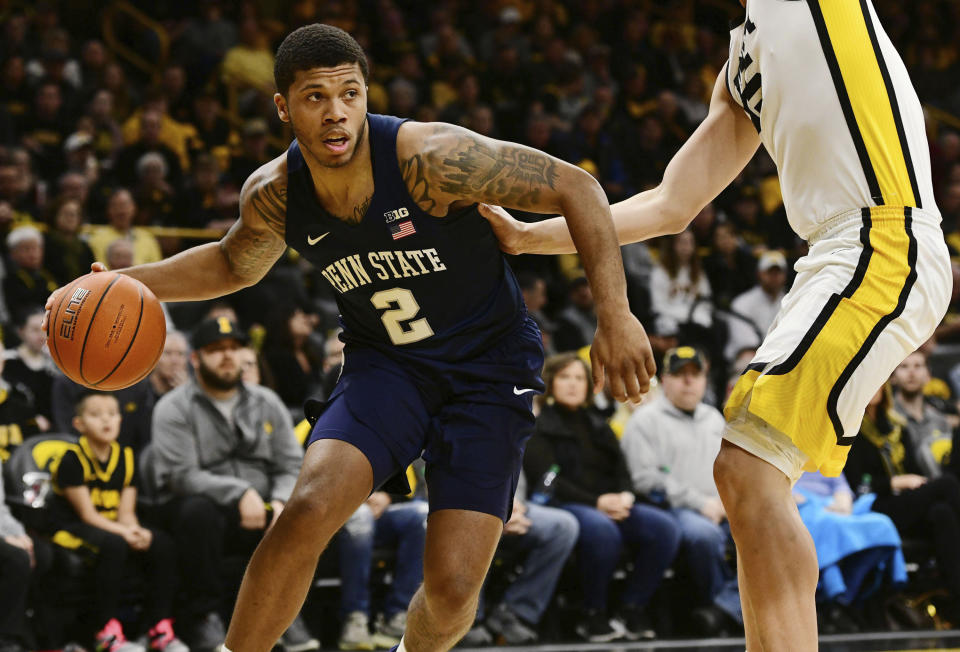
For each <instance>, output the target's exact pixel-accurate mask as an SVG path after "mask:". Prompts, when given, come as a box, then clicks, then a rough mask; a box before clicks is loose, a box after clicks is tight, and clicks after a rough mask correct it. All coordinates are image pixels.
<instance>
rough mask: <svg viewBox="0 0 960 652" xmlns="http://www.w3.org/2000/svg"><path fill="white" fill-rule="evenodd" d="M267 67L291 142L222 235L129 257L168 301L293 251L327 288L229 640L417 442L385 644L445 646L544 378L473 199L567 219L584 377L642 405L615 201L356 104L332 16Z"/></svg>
mask: <svg viewBox="0 0 960 652" xmlns="http://www.w3.org/2000/svg"><path fill="white" fill-rule="evenodd" d="M275 73H276V83H277V90H278V91H279V92H278V93H277V94H276V95H275V96H274V100H275V102H276V106H277V112H278V114H279V116H280V118H281V119H282V120H283V121H285V122H289V123H290V124H291V126H292V128H293V132H294V134H295V136H296V140H295V141H294V142H293V144H291V146H290V148H289V149H288V150H287V152H286V153H284V154H283V155H281V156H279V157H278V158H276V159H275V160H273V161H271V162H269V163H267V164H266V165H264V166H263V167H261V168H260V169H259V170H257V171H256V172H255V173H254V174H253V175H251V177H250V178H249V179H248V180H247V182H246V183H245V184H244V187H243V190H242V191H241V199H240V219H239V220H238V221H237V223H236V224H235V225H234V226H233V227H232V228H231V229H230V231H229V232H228V233H227V234H226V235H225V236H224V238H223V239H222V240H221V241H220V242H219V243H210V244H206V245H202V246H199V247H195V248H193V249H189V250H187V251H184V252H182V253H180V254H178V255H176V256H174V257H172V258H170V259H167V260H164V261H161V262H159V263H154V264H150V265H140V266H136V267H132V268H129V269H126V270H122V271H123V273H125V274H129V275H130V276H132V277H134V278H137V279H139V280H140V281H142V282H143V283H145V284H146V285H147V286H148V287H150V289H151V290H153V292H154V293H155V294H156V295H157V297H158V298H160V299H161V300H163V301H184V300H199V299H209V298H213V297H217V296H221V295H224V294H229V293H230V292H234V291H236V290H239V289H241V288H243V287H247V286H249V285H252V284H254V283H256V282H257V281H259V280H260V279H261V278H262V277H263V276H264V274H266V273H267V271H268V270H269V269H270V267H271V266H272V265H273V264H274V262H275V261H276V260H277V259H278V258H279V257H280V256H281V255H282V254H283V252H284V251H285V249H286V247H287V246H290V247H294V248H295V249H297V250H298V251H299V252H300V253H301V254H302V255H303V256H304V257H306V258H307V259H308V260H309V261H311V262H312V263H313V264H314V265H316V266H317V268H318V269H320V270H321V273H322V274H323V277H324V278H325V279H326V280H327V281H328V282H329V283H330V284H331V286H332V287H333V288H334V290H335V292H336V296H337V300H338V307H339V309H340V312H341V321H342V324H343V335H342V337H343V339H344V341H345V342H346V348H345V363H344V367H343V372H342V375H341V377H340V380H339V382H338V384H337V386H336V389H335V390H334V391H333V393H332V395H331V396H330V398H329V400H328V401H327V402H326V404H325V405H324V406H323V408H322V411H320V410H317V411H315V414H314V415H313V416H314V417H315V418H316V423H315V426H314V429H313V431H312V433H311V436H310V444H309V447H308V449H307V453H306V456H305V459H304V463H303V468H302V470H301V473H300V478H299V481H298V483H297V486H296V488H295V489H294V492H293V495H292V496H291V498H290V501H289V502H288V503H287V505H286V506H285V508H284V510H283V512H282V514H281V515H280V517H279V519H278V521H277V523H276V525H274V527H273V528H271V529H270V531H269V532H268V533H267V535H266V536H265V537H264V539H263V540H262V542H261V543H260V546H259V548H258V549H257V551H256V553H255V554H254V556H253V558H252V559H251V561H250V564H249V566H248V568H247V572H246V575H245V577H244V580H243V585H242V587H241V589H240V595H239V596H238V600H237V605H236V608H235V610H234V614H233V618H232V619H231V621H230V629H229V632H228V634H227V640H226V643H225V645H224V647H225V648H226V649H227V650H231V651H232V652H267V651H268V650H269V649H270V648H271V647H272V646H273V644H274V643H275V642H276V641H277V639H278V638H279V637H280V634H281V633H282V632H283V631H284V630H285V629H286V627H287V626H288V625H289V623H290V622H291V621H292V620H293V618H294V616H295V615H296V614H297V612H298V611H299V609H300V606H301V604H302V603H303V600H304V598H305V596H306V594H307V591H308V589H309V587H310V584H311V581H312V578H313V572H314V569H315V567H316V564H317V559H318V557H319V555H320V553H321V552H322V551H323V549H324V547H325V546H326V544H327V542H328V541H329V540H330V538H331V537H332V536H333V534H334V533H335V532H336V531H337V530H338V529H339V528H340V526H341V525H342V524H343V523H344V522H345V521H346V520H347V518H349V516H350V515H351V514H352V513H353V512H354V511H355V510H356V509H357V507H358V506H359V505H360V504H361V503H363V501H365V500H366V498H367V496H369V495H370V493H371V492H372V491H374V490H376V489H378V488H380V487H382V486H384V485H385V484H388V481H389V484H390V486H391V487H396V488H399V489H400V491H403V490H404V489H405V485H406V481H405V479H404V475H403V473H402V471H403V469H405V468H406V467H407V465H408V464H409V463H410V462H411V461H413V460H414V459H416V458H418V457H420V456H421V454H422V455H423V457H424V459H425V460H426V462H427V471H426V479H427V485H428V489H429V498H430V509H431V515H430V518H429V525H428V528H427V543H426V552H425V557H424V584H423V586H422V587H421V589H420V590H419V591H418V593H417V594H416V596H415V597H414V599H413V601H412V603H411V605H410V610H409V616H408V624H407V630H406V634H405V635H404V638H403V639H402V640H401V642H400V645H399V648H398V649H399V650H401V651H402V650H409V651H411V652H434V651H436V650H448V649H450V648H451V647H452V646H453V645H454V644H455V643H456V641H457V640H459V639H460V638H461V636H463V634H464V633H465V632H466V631H467V630H468V629H469V627H470V625H471V623H472V622H473V618H474V614H475V611H476V600H477V594H478V591H479V589H480V586H481V584H482V582H483V579H484V576H485V575H486V572H487V568H488V566H489V564H490V560H491V558H492V556H493V553H494V550H495V549H496V546H497V542H498V541H499V539H500V534H501V531H502V529H503V523H504V521H506V520H507V519H508V518H509V515H510V514H509V513H510V510H511V506H512V501H513V494H514V491H515V489H516V482H517V478H518V474H519V471H520V462H521V457H522V454H523V448H524V444H525V441H526V439H527V437H528V436H529V435H530V433H531V431H532V428H533V423H534V420H533V416H532V414H531V402H532V399H533V395H534V394H535V393H538V392H540V391H542V389H543V383H542V381H541V379H540V375H539V374H540V370H541V366H542V364H543V352H542V348H541V340H540V333H539V332H538V331H537V327H536V326H535V325H534V323H533V321H532V320H530V319H529V318H528V317H527V316H526V309H525V307H524V304H523V299H522V298H521V293H520V289H519V287H518V285H517V282H516V279H515V278H514V276H513V274H512V273H511V271H510V269H509V267H508V266H507V264H506V262H505V260H504V258H503V256H502V254H501V253H500V250H499V246H498V243H497V240H496V238H494V236H493V233H492V230H491V229H490V226H489V224H488V223H487V222H486V221H485V220H484V219H483V218H482V217H481V216H480V215H479V213H478V211H477V204H478V202H489V203H493V204H499V205H503V206H507V207H513V208H517V209H522V210H526V211H534V212H540V213H562V214H563V215H565V216H566V218H567V221H568V222H569V224H570V232H571V233H572V234H573V239H574V241H575V242H576V243H577V245H578V250H579V251H580V254H581V259H582V261H583V265H584V268H585V269H586V271H587V275H588V277H589V279H590V282H591V286H592V288H593V292H594V296H595V298H596V303H597V315H598V327H597V334H596V338H595V340H594V343H593V347H592V351H591V357H592V359H593V364H594V370H595V371H594V374H595V376H596V381H597V383H598V385H599V384H600V383H601V382H602V380H603V374H604V370H605V371H606V376H607V382H608V383H609V387H610V389H611V391H612V393H613V395H614V396H615V397H616V398H617V399H618V400H626V399H633V400H637V399H639V398H640V396H641V395H642V394H643V393H644V392H646V391H647V389H648V387H649V378H650V376H651V375H652V374H653V373H654V371H655V366H654V362H653V359H652V354H651V351H650V347H649V343H648V342H647V339H646V335H645V334H644V332H643V328H642V327H641V326H640V324H639V322H637V320H636V319H635V318H634V317H633V315H631V313H630V312H629V310H628V308H627V298H626V291H625V279H624V274H623V269H622V264H621V260H620V254H619V250H618V245H617V240H616V234H615V232H614V229H613V224H612V220H611V217H610V208H609V205H608V204H607V201H606V199H605V197H604V194H603V192H602V190H601V189H600V186H599V185H598V184H597V183H596V181H595V180H594V179H593V178H592V177H591V176H590V175H589V174H587V173H585V172H583V171H582V170H580V169H578V168H576V167H574V166H571V165H568V164H566V163H564V162H562V161H559V160H557V159H554V158H552V157H550V156H548V155H546V154H544V153H542V152H539V151H537V150H534V149H530V148H528V147H523V146H520V145H516V144H512V143H505V142H499V141H495V140H491V139H489V138H485V137H483V136H480V135H478V134H476V133H473V132H470V131H467V130H466V129H461V128H459V127H455V126H452V125H448V124H425V123H415V122H404V121H402V120H400V119H397V118H393V117H389V116H381V115H373V114H368V113H367V86H366V81H367V63H366V57H365V55H364V52H363V50H362V49H361V48H360V46H359V45H358V44H357V42H356V41H354V40H353V38H351V37H350V36H349V35H348V34H347V33H346V32H343V31H342V30H340V29H337V28H334V27H330V26H327V25H319V24H315V25H309V26H306V27H302V28H300V29H298V30H296V31H295V32H293V33H291V34H290V35H289V36H287V38H286V39H285V40H284V41H283V43H282V44H281V46H280V48H279V50H278V52H277V57H276V69H275ZM96 269H100V267H99V266H98V267H96ZM49 305H50V304H49V303H48V308H49Z"/></svg>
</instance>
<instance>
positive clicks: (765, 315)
mask: <svg viewBox="0 0 960 652" xmlns="http://www.w3.org/2000/svg"><path fill="white" fill-rule="evenodd" d="M757 279H758V281H759V282H758V283H757V284H756V285H754V286H753V287H752V288H750V289H749V290H747V291H746V292H744V293H743V294H741V295H739V296H737V298H735V299H734V300H733V301H732V302H731V303H730V312H731V313H733V315H732V316H731V317H730V318H729V319H728V324H729V328H730V332H729V334H728V336H727V346H726V348H725V349H724V353H723V357H724V358H726V359H727V360H732V359H733V358H734V357H736V355H737V352H738V351H741V350H743V349H745V348H748V347H754V348H755V347H758V346H760V342H761V340H763V336H764V335H766V334H767V331H768V330H769V329H770V325H771V324H772V323H773V319H774V317H776V316H777V313H778V312H780V302H781V301H783V295H784V288H785V287H786V284H787V258H786V256H784V255H783V254H782V253H780V252H779V251H767V252H765V253H764V254H763V255H762V256H760V262H759V263H757Z"/></svg>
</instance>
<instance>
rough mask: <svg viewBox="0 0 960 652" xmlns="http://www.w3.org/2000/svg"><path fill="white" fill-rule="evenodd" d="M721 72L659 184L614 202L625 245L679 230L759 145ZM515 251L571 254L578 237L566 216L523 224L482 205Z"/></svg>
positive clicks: (614, 216) (711, 198)
mask: <svg viewBox="0 0 960 652" xmlns="http://www.w3.org/2000/svg"><path fill="white" fill-rule="evenodd" d="M724 75H725V73H724V72H721V73H720V75H719V76H718V77H717V82H716V84H715V85H714V88H713V96H712V98H711V100H710V111H709V113H708V114H707V117H706V118H705V119H704V121H703V122H702V123H700V126H699V127H697V129H696V130H695V131H694V132H693V134H692V135H691V136H690V138H689V139H687V142H685V143H684V144H683V146H682V147H681V148H680V150H679V151H678V152H677V153H676V154H675V155H674V156H673V158H672V159H671V160H670V163H669V165H667V168H666V170H665V171H664V174H663V180H662V181H661V183H660V185H659V186H657V187H656V188H653V189H652V190H648V191H646V192H642V193H640V194H637V195H634V196H633V197H630V198H629V199H625V200H623V201H622V202H619V203H617V204H614V205H613V206H611V212H612V214H613V221H614V224H615V225H616V230H617V239H618V240H619V242H620V244H628V243H630V242H638V241H640V240H647V239H649V238H653V237H656V236H660V235H666V234H670V233H679V232H680V231H683V230H684V229H685V228H686V227H687V225H688V224H690V222H691V221H692V220H693V218H694V217H696V215H697V213H699V212H700V211H701V210H702V209H703V207H704V206H706V205H707V204H708V203H709V202H711V201H712V200H713V199H714V198H715V197H716V196H717V195H718V194H720V192H721V191H722V190H723V189H724V188H726V187H727V186H728V185H729V184H730V182H731V181H733V180H734V179H735V178H736V176H737V175H738V174H740V172H741V171H742V170H743V168H744V167H745V166H746V165H747V163H749V162H750V159H751V158H752V157H753V155H754V154H755V153H756V151H757V148H758V147H759V146H760V135H759V134H758V133H757V131H756V129H754V127H753V124H752V123H751V122H750V119H749V118H748V117H747V115H746V114H745V113H744V112H743V109H741V108H740V106H738V105H737V104H736V102H734V100H733V98H732V97H731V96H730V93H729V91H728V90H727V87H726V79H725V77H724ZM481 212H482V213H483V215H484V217H487V218H488V219H490V221H491V222H492V223H493V226H494V230H495V231H496V232H497V237H498V238H500V239H501V242H502V243H503V244H504V248H505V250H506V251H508V252H510V253H535V254H558V253H572V252H573V251H574V250H575V249H574V239H572V238H571V237H570V235H571V234H570V233H569V232H568V228H567V224H566V223H565V222H564V220H563V219H562V218H554V219H550V220H545V221H543V222H538V223H536V224H524V223H522V222H519V221H517V220H514V219H513V218H511V217H510V216H509V215H508V214H506V213H504V212H502V211H497V210H496V209H494V208H489V207H482V210H481Z"/></svg>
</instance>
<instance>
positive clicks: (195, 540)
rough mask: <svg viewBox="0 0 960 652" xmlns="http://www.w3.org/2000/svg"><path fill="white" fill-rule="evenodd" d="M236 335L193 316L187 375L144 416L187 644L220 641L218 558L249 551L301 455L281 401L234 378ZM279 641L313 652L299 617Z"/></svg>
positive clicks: (220, 323)
mask: <svg viewBox="0 0 960 652" xmlns="http://www.w3.org/2000/svg"><path fill="white" fill-rule="evenodd" d="M246 341H247V337H246V335H245V334H244V333H243V332H242V331H240V330H239V329H238V328H237V326H236V324H234V323H232V322H230V321H228V320H226V319H216V320H207V321H204V322H202V323H201V324H200V325H199V326H198V328H197V330H196V331H195V332H194V335H193V339H192V346H193V353H191V354H190V362H191V364H192V366H193V369H194V373H195V377H194V378H193V379H191V380H190V381H189V382H186V383H184V384H182V385H180V386H179V387H177V388H175V389H173V390H171V391H170V392H167V393H166V394H164V395H163V396H162V397H161V398H160V400H159V401H157V405H156V408H155V409H154V412H153V446H154V449H153V450H154V455H155V462H154V465H153V468H151V469H149V473H150V477H151V478H153V479H154V480H155V481H154V482H153V484H154V485H155V486H156V487H157V489H158V494H159V495H158V498H159V500H161V501H162V502H164V503H165V505H164V506H163V508H162V511H163V512H164V514H165V516H164V517H165V519H166V520H167V523H168V526H169V529H170V531H172V532H175V533H176V542H177V550H178V556H179V559H180V570H181V573H182V575H183V578H184V580H185V581H184V584H183V587H184V600H183V604H182V611H183V621H182V622H184V623H185V624H186V626H187V627H186V630H185V631H188V632H189V636H188V637H187V639H188V642H189V643H190V647H191V648H193V649H200V650H211V649H213V648H214V647H216V646H218V645H219V644H221V643H222V642H223V640H224V637H225V636H226V631H225V628H224V625H223V622H222V621H221V619H220V615H219V613H218V609H219V607H220V604H221V603H222V601H223V600H224V599H225V597H226V596H227V595H230V593H228V592H227V589H226V587H224V586H223V584H222V582H221V562H222V561H223V560H224V559H225V557H226V555H227V554H230V553H234V554H242V555H243V556H244V557H249V555H250V554H251V553H252V552H253V549H254V548H255V547H256V545H257V543H258V542H259V541H260V539H261V537H262V536H263V535H264V534H265V533H266V531H267V530H268V529H269V528H270V527H271V526H272V525H273V524H274V523H275V522H276V519H277V517H278V516H279V514H280V512H281V511H282V510H283V506H284V503H285V502H286V501H287V499H288V498H289V497H290V493H291V491H293V486H294V483H295V482H296V480H297V474H298V473H299V470H300V464H301V461H302V459H303V449H302V448H301V447H300V444H299V443H298V442H297V440H296V438H295V436H294V434H293V426H292V424H291V421H290V415H289V413H288V412H287V409H286V408H285V407H284V405H283V402H282V401H281V400H280V399H279V397H278V396H277V395H276V394H274V393H273V392H272V391H270V390H269V389H267V388H265V387H260V386H258V385H248V384H246V383H244V382H242V380H241V369H240V363H239V354H240V351H241V347H242V346H243V344H245V343H246ZM238 436H239V437H240V438H241V439H240V440H238ZM238 441H240V442H242V446H241V445H238ZM284 644H285V646H286V647H287V649H288V650H289V649H291V648H293V649H295V650H298V651H299V652H302V651H303V650H308V649H318V648H319V643H317V641H316V639H313V638H312V637H311V636H310V635H309V632H307V631H306V628H305V627H304V625H303V623H302V621H301V620H300V619H299V618H298V619H297V620H296V621H294V624H293V625H291V627H290V629H288V630H287V632H286V634H285V635H284Z"/></svg>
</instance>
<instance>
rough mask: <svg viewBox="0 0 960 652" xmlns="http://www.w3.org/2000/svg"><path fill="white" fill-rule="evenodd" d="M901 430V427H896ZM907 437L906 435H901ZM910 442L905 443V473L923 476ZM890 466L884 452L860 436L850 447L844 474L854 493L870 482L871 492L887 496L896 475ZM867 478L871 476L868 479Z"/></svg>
mask: <svg viewBox="0 0 960 652" xmlns="http://www.w3.org/2000/svg"><path fill="white" fill-rule="evenodd" d="M894 427H896V428H899V426H894ZM901 436H902V437H905V436H906V435H905V433H904V434H903V435H901ZM911 448H912V447H911V446H910V442H909V441H904V442H903V461H902V464H903V471H904V472H905V473H916V474H917V475H923V471H921V470H920V467H919V465H918V464H917V462H916V459H915V458H914V456H913V452H912V450H911ZM892 470H893V469H891V467H890V465H889V464H888V463H887V462H886V461H885V459H884V453H883V451H882V450H881V449H880V448H878V447H877V446H875V445H874V444H873V443H872V442H871V441H870V440H869V439H867V438H866V437H864V436H863V434H862V433H861V434H858V435H857V438H856V439H855V440H853V445H852V446H851V447H850V453H849V454H848V455H847V464H846V466H844V467H843V474H844V476H846V478H847V482H848V483H849V485H850V488H851V489H853V490H854V491H857V489H858V488H859V487H860V486H861V485H862V484H863V483H865V482H868V481H869V485H870V491H871V492H873V493H875V494H877V496H886V495H889V494H890V493H891V492H892V489H891V487H890V479H891V478H892V477H893V475H895V473H891V471H892ZM866 476H870V477H869V478H867V477H866Z"/></svg>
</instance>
